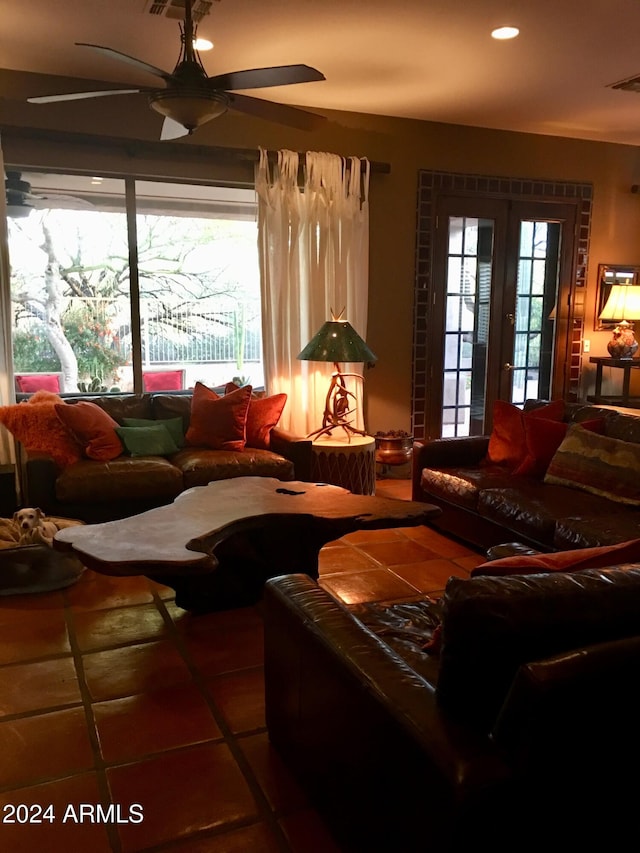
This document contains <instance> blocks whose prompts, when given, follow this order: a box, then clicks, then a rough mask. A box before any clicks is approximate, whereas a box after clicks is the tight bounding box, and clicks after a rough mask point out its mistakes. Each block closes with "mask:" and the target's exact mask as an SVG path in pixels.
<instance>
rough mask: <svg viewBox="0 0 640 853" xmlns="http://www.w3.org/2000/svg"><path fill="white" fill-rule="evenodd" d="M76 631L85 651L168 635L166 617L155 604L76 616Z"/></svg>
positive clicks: (77, 638)
mask: <svg viewBox="0 0 640 853" xmlns="http://www.w3.org/2000/svg"><path fill="white" fill-rule="evenodd" d="M73 629H74V633H75V636H76V640H77V642H78V646H79V647H80V650H81V651H83V652H86V651H93V650H97V649H106V648H112V647H114V646H120V645H124V644H125V643H134V642H139V641H141V640H160V639H162V638H163V637H164V636H166V635H167V633H168V628H167V625H166V623H165V621H164V618H163V617H162V615H161V614H160V613H159V611H158V608H157V607H156V606H155V604H141V605H139V606H137V607H116V608H113V609H111V610H88V611H85V612H82V613H75V614H74V616H73Z"/></svg>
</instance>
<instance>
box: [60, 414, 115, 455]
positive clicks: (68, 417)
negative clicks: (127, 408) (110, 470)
mask: <svg viewBox="0 0 640 853" xmlns="http://www.w3.org/2000/svg"><path fill="white" fill-rule="evenodd" d="M56 414H57V415H58V417H59V418H60V420H61V421H62V423H63V424H64V425H65V426H66V427H67V429H68V430H69V432H70V433H71V434H72V435H73V436H74V438H75V439H76V441H77V442H78V444H79V445H80V446H81V447H83V448H84V453H85V456H88V457H89V459H97V460H98V461H99V462H109V460H110V459H115V458H116V457H117V456H120V455H121V454H122V442H121V441H120V439H119V438H118V435H117V433H116V431H115V428H116V427H117V426H118V422H117V421H114V419H113V418H112V417H111V415H108V414H107V413H106V412H105V410H104V409H101V408H100V406H97V405H96V404H95V403H90V402H88V401H85V400H83V401H81V402H80V403H60V404H58V405H56Z"/></svg>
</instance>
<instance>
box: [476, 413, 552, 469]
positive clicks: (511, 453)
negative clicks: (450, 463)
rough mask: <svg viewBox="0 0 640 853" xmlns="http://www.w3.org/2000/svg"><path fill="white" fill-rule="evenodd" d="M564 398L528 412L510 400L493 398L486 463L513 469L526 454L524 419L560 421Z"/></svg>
mask: <svg viewBox="0 0 640 853" xmlns="http://www.w3.org/2000/svg"><path fill="white" fill-rule="evenodd" d="M563 417H564V401H563V400H554V401H552V402H551V403H547V404H546V405H544V406H540V407H538V408H537V409H532V410H531V411H530V412H526V413H525V412H523V411H522V409H519V408H518V407H517V406H514V405H513V403H507V402H505V401H504V400H496V402H495V404H494V406H493V429H492V431H491V436H490V438H489V449H488V451H487V460H486V461H487V462H489V463H491V464H492V465H504V466H505V467H507V468H511V469H512V470H514V469H516V468H517V467H518V466H519V465H520V463H521V462H522V461H523V459H524V458H525V457H526V455H527V443H526V438H525V426H524V425H525V418H526V419H529V418H533V419H535V418H546V419H548V420H551V421H561V420H562V418H563Z"/></svg>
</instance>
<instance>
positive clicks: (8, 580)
mask: <svg viewBox="0 0 640 853" xmlns="http://www.w3.org/2000/svg"><path fill="white" fill-rule="evenodd" d="M47 521H52V522H54V524H55V525H56V527H57V528H58V529H59V530H62V529H63V528H65V527H72V526H74V525H76V524H83V523H84V522H82V521H77V520H75V519H69V518H57V517H53V516H47ZM19 543H20V529H19V527H18V525H17V524H16V523H15V522H14V521H13V520H12V519H9V518H0V596H2V595H18V594H25V593H34V592H50V591H51V590H55V589H63V588H64V587H67V586H71V584H74V583H75V582H76V581H77V580H78V578H79V577H80V575H81V574H82V572H83V571H84V566H83V565H82V563H81V562H80V561H79V560H78V558H77V557H75V556H73V555H71V554H63V553H61V552H59V551H54V550H53V549H52V548H50V547H49V546H48V545H41V544H40V545H39V544H34V545H20V544H19Z"/></svg>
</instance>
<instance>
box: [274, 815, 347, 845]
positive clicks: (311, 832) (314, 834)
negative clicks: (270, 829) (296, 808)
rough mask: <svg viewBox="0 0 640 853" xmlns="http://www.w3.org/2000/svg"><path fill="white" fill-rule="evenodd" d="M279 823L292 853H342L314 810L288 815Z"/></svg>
mask: <svg viewBox="0 0 640 853" xmlns="http://www.w3.org/2000/svg"><path fill="white" fill-rule="evenodd" d="M279 822H280V826H281V827H282V829H283V830H284V833H285V835H286V836H287V840H288V842H289V844H290V845H291V853H341V849H340V847H338V846H337V845H336V843H335V841H334V840H333V838H332V837H331V834H330V832H329V830H328V829H327V827H326V825H325V824H324V822H323V821H322V818H320V816H319V815H318V813H317V812H315V811H313V810H312V809H308V810H306V811H300V812H296V813H295V814H292V815H287V817H283V818H281V819H280V821H279Z"/></svg>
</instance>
